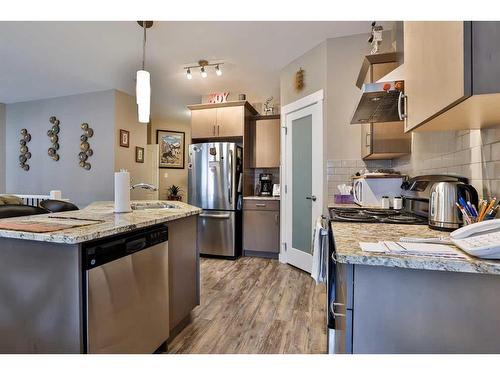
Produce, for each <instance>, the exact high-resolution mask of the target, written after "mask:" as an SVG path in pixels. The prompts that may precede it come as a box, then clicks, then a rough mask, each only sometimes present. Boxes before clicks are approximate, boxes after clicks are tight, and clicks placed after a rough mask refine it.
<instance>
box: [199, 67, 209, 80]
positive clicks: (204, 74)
mask: <svg viewBox="0 0 500 375" xmlns="http://www.w3.org/2000/svg"><path fill="white" fill-rule="evenodd" d="M200 70H201V78H207V76H208V74H207V72H206V71H205V67H204V66H202V67H201V69H200Z"/></svg>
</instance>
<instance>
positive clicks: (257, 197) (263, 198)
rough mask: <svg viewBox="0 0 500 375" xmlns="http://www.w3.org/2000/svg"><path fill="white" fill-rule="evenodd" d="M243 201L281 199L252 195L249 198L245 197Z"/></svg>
mask: <svg viewBox="0 0 500 375" xmlns="http://www.w3.org/2000/svg"><path fill="white" fill-rule="evenodd" d="M243 199H249V200H258V201H279V200H280V197H273V196H269V195H267V196H265V195H252V196H249V197H243Z"/></svg>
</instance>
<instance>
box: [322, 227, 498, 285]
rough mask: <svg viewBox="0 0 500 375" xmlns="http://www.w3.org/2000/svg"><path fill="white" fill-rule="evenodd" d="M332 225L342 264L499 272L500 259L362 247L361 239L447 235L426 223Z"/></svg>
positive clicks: (382, 239) (371, 240) (337, 254)
mask: <svg viewBox="0 0 500 375" xmlns="http://www.w3.org/2000/svg"><path fill="white" fill-rule="evenodd" d="M331 225H332V230H333V234H334V238H335V247H336V258H337V261H338V262H340V263H348V264H364V265H370V266H386V267H399V268H411V269H421V270H434V271H452V272H468V273H482V274H492V275H500V261H495V260H486V259H480V258H475V257H472V256H470V255H468V254H465V253H464V254H465V255H466V257H467V259H442V258H437V257H430V256H429V257H427V256H403V255H389V254H384V253H373V252H365V251H362V250H361V248H360V246H359V242H378V241H398V240H399V238H400V237H422V238H429V237H441V236H445V235H446V233H445V232H439V231H435V230H432V229H430V228H429V227H428V226H427V225H406V224H384V223H376V224H368V223H344V222H332V224H331Z"/></svg>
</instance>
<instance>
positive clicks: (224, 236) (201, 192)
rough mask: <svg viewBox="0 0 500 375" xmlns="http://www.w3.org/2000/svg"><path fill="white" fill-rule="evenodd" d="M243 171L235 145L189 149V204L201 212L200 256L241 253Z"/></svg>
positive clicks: (226, 144) (204, 145)
mask: <svg viewBox="0 0 500 375" xmlns="http://www.w3.org/2000/svg"><path fill="white" fill-rule="evenodd" d="M242 172H243V149H242V148H241V147H240V146H238V145H237V144H236V143H230V142H214V143H197V144H192V145H190V146H189V162H188V196H189V200H188V201H189V204H192V205H193V206H197V207H200V208H202V209H203V211H202V213H201V214H200V215H199V219H198V243H199V248H200V253H201V254H205V255H214V256H222V257H230V258H236V257H238V256H239V255H240V254H241V237H242V234H241V231H242V230H241V227H242V225H241V222H242V219H241V189H242V178H243V173H242Z"/></svg>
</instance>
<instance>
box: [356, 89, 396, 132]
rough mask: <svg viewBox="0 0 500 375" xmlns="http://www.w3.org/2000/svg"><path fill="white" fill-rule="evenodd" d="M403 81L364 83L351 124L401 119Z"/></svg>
mask: <svg viewBox="0 0 500 375" xmlns="http://www.w3.org/2000/svg"><path fill="white" fill-rule="evenodd" d="M403 89H404V82H403V81H388V82H375V83H365V84H364V85H363V86H362V95H361V98H360V99H359V103H358V106H357V107H356V110H355V111H354V115H353V117H352V120H351V124H366V123H372V122H391V121H402V120H403V117H402V113H401V109H402V108H401V105H402V99H403Z"/></svg>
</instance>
